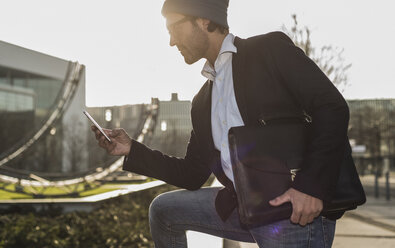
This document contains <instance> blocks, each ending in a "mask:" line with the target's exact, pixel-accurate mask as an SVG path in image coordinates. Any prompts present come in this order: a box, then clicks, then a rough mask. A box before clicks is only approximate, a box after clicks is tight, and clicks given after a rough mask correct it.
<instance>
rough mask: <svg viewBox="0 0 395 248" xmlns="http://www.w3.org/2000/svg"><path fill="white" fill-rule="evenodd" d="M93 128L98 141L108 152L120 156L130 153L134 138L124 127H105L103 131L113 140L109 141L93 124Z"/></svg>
mask: <svg viewBox="0 0 395 248" xmlns="http://www.w3.org/2000/svg"><path fill="white" fill-rule="evenodd" d="M91 129H92V131H93V132H94V133H95V135H96V140H97V141H98V143H99V146H100V147H103V148H104V149H105V150H106V151H107V153H108V154H111V155H118V156H125V155H128V154H129V152H130V148H131V146H132V139H131V138H130V137H129V135H128V134H127V133H126V132H125V130H123V129H122V128H117V129H114V130H111V129H105V128H103V131H104V132H105V133H106V135H107V136H108V137H109V138H110V139H111V142H109V141H108V140H107V139H106V137H104V135H103V134H102V133H101V132H100V131H99V129H97V128H96V127H95V126H94V125H92V126H91Z"/></svg>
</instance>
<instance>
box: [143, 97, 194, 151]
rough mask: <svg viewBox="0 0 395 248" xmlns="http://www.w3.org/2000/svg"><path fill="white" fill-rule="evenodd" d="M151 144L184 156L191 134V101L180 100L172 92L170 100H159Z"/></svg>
mask: <svg viewBox="0 0 395 248" xmlns="http://www.w3.org/2000/svg"><path fill="white" fill-rule="evenodd" d="M156 123H157V125H156V128H155V130H154V134H153V137H152V142H151V144H150V146H151V147H152V148H153V149H158V150H160V151H162V152H163V153H165V154H168V155H172V156H177V157H184V156H185V153H186V148H187V144H188V141H189V138H190V136H191V131H192V122H191V101H189V100H179V99H178V95H177V93H172V95H171V99H170V101H159V115H158V119H157V122H156Z"/></svg>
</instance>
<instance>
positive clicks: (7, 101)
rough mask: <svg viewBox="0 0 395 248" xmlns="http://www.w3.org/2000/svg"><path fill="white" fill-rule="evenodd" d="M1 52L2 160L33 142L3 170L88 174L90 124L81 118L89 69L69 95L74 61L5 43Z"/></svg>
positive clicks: (0, 152) (0, 148) (1, 45)
mask: <svg viewBox="0 0 395 248" xmlns="http://www.w3.org/2000/svg"><path fill="white" fill-rule="evenodd" d="M0 54H1V56H0V121H1V123H2V127H5V128H2V129H0V138H1V140H2V144H1V145H0V161H1V160H3V159H4V158H7V157H8V156H10V154H14V153H15V152H16V151H17V150H18V149H19V150H20V148H21V147H27V142H28V141H29V140H30V141H33V140H34V142H32V145H31V146H28V147H29V148H26V149H24V150H23V152H21V153H20V154H18V156H17V157H15V158H13V159H12V160H10V161H8V162H7V163H6V164H4V166H2V167H1V168H4V167H9V168H12V169H16V170H18V169H19V170H26V171H42V172H69V171H73V170H74V171H75V170H78V171H79V170H82V171H83V170H85V169H86V168H87V160H88V153H87V152H86V151H85V149H83V148H85V146H86V142H87V138H86V137H87V132H88V121H87V119H86V118H85V117H84V116H83V114H82V110H83V109H85V69H84V67H83V66H82V67H81V70H80V72H81V73H80V74H79V80H78V82H75V86H73V88H70V89H73V91H72V92H71V93H70V94H67V93H68V92H66V90H67V89H69V88H67V89H66V87H68V86H69V85H71V84H67V85H66V82H67V80H68V78H70V74H69V72H71V70H72V68H74V65H75V63H72V62H70V61H66V60H63V59H60V58H56V57H53V56H50V55H46V54H43V53H40V52H36V51H33V50H30V49H26V48H23V47H20V46H16V45H13V44H10V43H7V42H3V41H0ZM65 96H67V98H65ZM47 124H50V125H49V126H48V127H47V126H46V125H47ZM41 131H42V132H43V133H42V134H41ZM76 144H78V145H77V146H76ZM3 161H5V160H3ZM77 164H78V166H77Z"/></svg>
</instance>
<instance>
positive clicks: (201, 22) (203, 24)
mask: <svg viewBox="0 0 395 248" xmlns="http://www.w3.org/2000/svg"><path fill="white" fill-rule="evenodd" d="M197 21H198V23H199V25H200V27H201V28H202V29H203V30H205V31H207V27H208V25H209V24H210V20H208V19H204V18H198V19H197Z"/></svg>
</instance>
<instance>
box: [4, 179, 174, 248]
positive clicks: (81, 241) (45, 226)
mask: <svg viewBox="0 0 395 248" xmlns="http://www.w3.org/2000/svg"><path fill="white" fill-rule="evenodd" d="M174 189H175V187H173V186H169V185H165V186H162V187H157V188H154V189H149V190H145V191H141V192H136V193H134V194H130V195H127V196H122V197H118V198H116V199H113V200H111V201H109V202H106V203H103V204H102V205H101V206H100V207H99V208H97V209H96V210H94V211H92V212H90V213H87V212H72V213H66V214H60V210H59V209H56V208H53V209H51V210H50V211H45V212H37V211H34V210H32V209H19V210H18V212H17V213H15V211H16V210H15V209H13V210H9V211H8V212H6V213H5V212H4V213H2V214H1V216H0V247H4V248H9V247H15V248H16V247H18V248H21V247H24V248H30V247H32V248H33V247H34V248H46V247H48V248H56V247H62V248H63V247H67V248H69V247H70V248H78V247H81V248H94V247H109V248H110V247H114V248H115V247H153V243H152V238H151V235H150V232H149V225H148V207H149V204H150V202H151V201H152V199H153V198H154V197H155V196H157V195H158V194H160V193H162V192H165V191H169V190H174Z"/></svg>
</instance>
